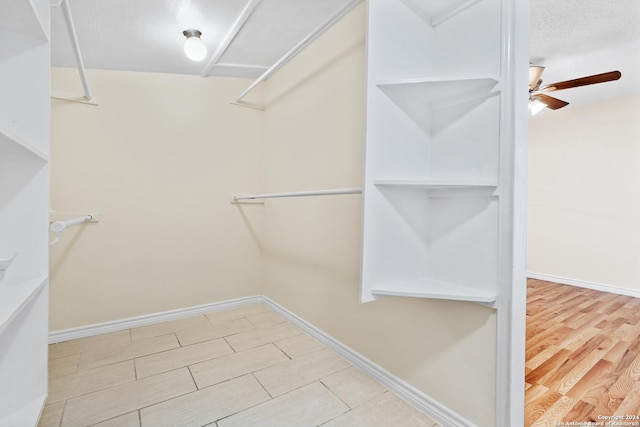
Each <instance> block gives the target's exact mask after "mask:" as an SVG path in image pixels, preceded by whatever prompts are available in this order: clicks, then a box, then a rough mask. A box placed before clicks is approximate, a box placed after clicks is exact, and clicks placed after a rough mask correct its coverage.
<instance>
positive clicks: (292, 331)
mask: <svg viewBox="0 0 640 427" xmlns="http://www.w3.org/2000/svg"><path fill="white" fill-rule="evenodd" d="M301 333H302V331H301V330H300V329H298V328H296V327H295V326H293V325H292V324H291V323H289V322H285V323H278V324H276V325H272V326H267V327H266V328H259V329H254V330H252V331H247V332H242V333H240V334H236V335H233V336H229V337H227V338H226V339H227V342H228V343H229V345H231V347H233V349H234V350H235V351H242V350H246V349H249V348H253V347H258V346H261V345H264V344H267V343H270V342H274V341H279V340H282V339H285V338H289V337H293V336H296V335H300V334H301Z"/></svg>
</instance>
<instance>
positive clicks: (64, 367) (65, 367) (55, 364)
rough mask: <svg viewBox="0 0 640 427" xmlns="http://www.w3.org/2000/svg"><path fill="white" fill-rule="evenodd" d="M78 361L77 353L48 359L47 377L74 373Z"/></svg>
mask: <svg viewBox="0 0 640 427" xmlns="http://www.w3.org/2000/svg"><path fill="white" fill-rule="evenodd" d="M79 362H80V355H79V354H72V355H71V356H64V357H59V358H57V359H51V360H49V379H51V378H57V377H61V376H63V375H69V374H74V373H76V371H77V370H78V363H79Z"/></svg>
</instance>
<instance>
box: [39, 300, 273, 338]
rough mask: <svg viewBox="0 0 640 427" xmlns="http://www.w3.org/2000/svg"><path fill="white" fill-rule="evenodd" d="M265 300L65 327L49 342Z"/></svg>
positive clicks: (50, 334) (234, 301) (222, 302)
mask: <svg viewBox="0 0 640 427" xmlns="http://www.w3.org/2000/svg"><path fill="white" fill-rule="evenodd" d="M263 302H264V301H263V299H262V297H261V296H260V295H256V296H252V297H244V298H237V299H233V300H227V301H221V302H214V303H211V304H203V305H198V306H195V307H187V308H180V309H177V310H170V311H165V312H161V313H154V314H146V315H144V316H138V317H130V318H127V319H121V320H114V321H112V322H104V323H96V324H93V325H87V326H80V327H77V328H71V329H63V330H60V331H53V332H49V344H54V343H58V342H62V341H69V340H74V339H78V338H86V337H91V336H94V335H99V334H106V333H109V332H115V331H121V330H123V329H129V328H137V327H139V326H146V325H151V324H154V323H161V322H168V321H170V320H178V319H184V318H185V317H192V316H198V315H201V314H205V313H211V312H214V311H220V310H228V309H231V308H236V307H241V306H244V305H250V304H260V303H263Z"/></svg>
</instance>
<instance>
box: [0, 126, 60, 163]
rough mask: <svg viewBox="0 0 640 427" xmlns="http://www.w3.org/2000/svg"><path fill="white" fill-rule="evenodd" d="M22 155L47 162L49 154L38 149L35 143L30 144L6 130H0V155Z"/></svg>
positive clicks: (6, 156)
mask: <svg viewBox="0 0 640 427" xmlns="http://www.w3.org/2000/svg"><path fill="white" fill-rule="evenodd" d="M9 155H12V156H19V155H24V156H27V157H30V158H33V159H36V160H39V161H42V162H48V161H49V156H47V155H46V154H44V153H43V152H42V151H40V150H39V149H38V148H37V147H36V146H35V145H33V144H30V143H29V142H27V141H25V140H24V139H22V138H18V137H17V136H14V135H10V133H9V132H7V131H2V130H0V156H2V157H5V158H9V157H8V156H9Z"/></svg>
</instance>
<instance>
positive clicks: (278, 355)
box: [189, 344, 289, 389]
mask: <svg viewBox="0 0 640 427" xmlns="http://www.w3.org/2000/svg"><path fill="white" fill-rule="evenodd" d="M287 360H289V358H288V357H287V356H286V355H285V354H284V353H283V352H281V351H280V350H279V349H278V348H277V347H276V346H274V345H273V344H266V345H264V346H262V347H257V348H253V349H251V350H246V351H242V352H239V353H234V354H230V355H228V356H222V357H218V358H217V359H211V360H208V361H206V362H202V363H197V364H195V365H192V366H191V367H190V368H189V369H190V370H191V373H192V374H193V378H194V379H195V381H196V384H197V385H198V388H200V389H202V388H204V387H209V386H211V385H213V384H218V383H221V382H223V381H227V380H230V379H232V378H236V377H240V376H242V375H246V374H248V373H251V372H255V371H258V370H260V369H264V368H267V367H269V366H273V365H275V364H277V363H281V362H284V361H287Z"/></svg>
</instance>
